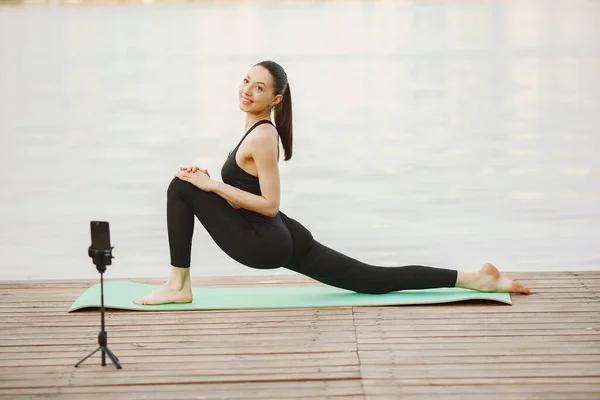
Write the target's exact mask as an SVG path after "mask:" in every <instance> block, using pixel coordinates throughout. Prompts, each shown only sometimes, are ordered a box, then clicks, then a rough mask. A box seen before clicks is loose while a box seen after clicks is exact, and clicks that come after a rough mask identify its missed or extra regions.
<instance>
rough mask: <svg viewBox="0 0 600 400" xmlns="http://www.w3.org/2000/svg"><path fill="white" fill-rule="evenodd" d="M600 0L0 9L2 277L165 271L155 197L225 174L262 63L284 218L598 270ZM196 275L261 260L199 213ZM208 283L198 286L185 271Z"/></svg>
mask: <svg viewBox="0 0 600 400" xmlns="http://www.w3.org/2000/svg"><path fill="white" fill-rule="evenodd" d="M599 17H600V1H595V0H586V1H584V0H575V1H574V0H563V1H544V0H539V1H529V0H525V1H521V0H520V1H491V0H490V1H445V0H440V1H400V2H393V1H373V2H372V1H347V2H339V1H336V2H327V1H325V2H320V1H318V2H311V1H302V2H294V3H292V2H256V3H246V2H197V3H185V4H169V5H167V4H161V5H159V4H152V5H148V4H145V5H143V4H140V5H128V6H118V5H105V6H87V7H81V6H56V7H52V6H49V7H38V6H17V7H0V133H1V135H0V160H1V161H0V162H1V163H2V168H1V170H0V204H1V209H0V221H1V224H2V227H1V230H0V279H4V280H6V279H51V278H97V277H98V273H97V272H96V269H95V267H94V265H93V264H92V262H91V259H90V258H89V257H88V256H87V248H88V246H89V244H90V233H89V221H90V220H92V219H100V220H107V221H109V222H110V224H111V236H112V242H113V245H114V246H115V249H114V255H115V257H116V258H115V260H114V261H113V265H112V266H111V267H109V270H108V273H107V278H119V277H155V276H158V277H159V276H166V274H167V272H168V268H169V267H168V266H169V253H168V244H167V234H166V218H165V203H166V196H165V195H166V187H167V185H168V183H169V181H170V180H171V178H172V176H173V173H174V172H175V171H176V170H177V169H178V168H179V166H181V165H189V164H196V165H200V166H202V167H205V168H208V170H209V171H210V172H211V175H212V176H213V177H219V178H220V169H221V165H222V164H223V162H224V161H225V158H226V157H227V153H228V152H229V150H231V149H232V148H233V147H234V146H235V145H236V144H237V142H238V141H239V139H240V138H241V136H242V134H243V129H244V115H243V113H242V112H241V111H239V109H238V107H237V104H238V103H237V87H238V84H239V82H240V80H241V79H242V77H243V75H244V74H245V73H246V72H247V70H248V69H249V68H250V67H251V66H252V65H253V64H254V63H256V62H258V61H261V60H264V59H273V60H276V61H278V62H279V63H281V64H282V65H283V66H284V68H286V70H287V72H288V76H289V79H290V86H291V89H292V97H293V101H294V103H293V104H294V112H295V115H294V118H295V120H294V123H295V130H294V134H295V142H294V157H293V159H292V160H291V161H289V162H281V163H280V170H281V178H282V200H281V209H282V210H283V211H284V212H286V214H288V215H289V216H290V217H292V218H296V219H297V220H299V221H300V222H302V223H303V224H304V225H305V226H306V227H307V228H308V229H309V230H311V231H312V233H313V235H314V236H315V238H316V239H317V240H319V241H321V242H322V243H324V244H326V245H328V246H330V247H333V248H335V249H337V250H339V251H342V252H345V253H347V254H348V255H350V256H353V257H355V258H358V259H361V260H363V261H366V262H369V263H372V264H377V265H385V266H392V265H402V264H425V265H435V266H440V267H447V268H459V269H465V270H475V269H477V268H478V267H479V266H480V265H481V264H482V263H483V262H492V263H494V264H496V265H497V266H498V267H499V268H500V269H501V270H503V271H544V270H599V269H600V240H599V228H598V227H599V226H600V207H599V205H600V137H599V136H600V132H599V126H600V79H599V73H598V71H600V24H599V23H598V21H599ZM192 263H193V265H192V268H193V272H192V274H193V275H195V276H199V275H244V274H265V273H268V274H273V273H277V274H288V273H290V272H289V271H284V270H278V271H267V272H264V271H255V270H252V269H250V268H247V267H245V266H242V265H240V264H237V263H236V262H235V261H233V260H231V259H229V258H228V257H227V256H226V255H225V254H224V253H222V252H221V250H220V249H219V248H218V247H217V246H216V245H215V244H214V242H212V240H211V239H210V237H209V236H208V234H207V233H206V232H205V231H204V228H203V227H202V226H201V225H200V224H199V223H198V224H197V225H196V233H195V238H194V248H193V255H192ZM197 279H201V278H197Z"/></svg>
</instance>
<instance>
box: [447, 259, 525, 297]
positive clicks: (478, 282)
mask: <svg viewBox="0 0 600 400" xmlns="http://www.w3.org/2000/svg"><path fill="white" fill-rule="evenodd" d="M457 286H458V285H457ZM461 287H465V288H468V289H474V290H479V291H480V292H509V293H523V294H530V293H531V291H530V290H529V289H527V288H526V287H525V286H523V285H521V284H520V283H519V281H517V280H512V279H508V278H504V277H502V276H500V272H499V271H498V269H497V268H496V267H494V265H492V264H489V263H486V264H483V266H482V267H481V268H480V269H479V271H477V273H476V274H475V276H474V278H473V279H469V280H468V281H467V282H463V283H462V284H461Z"/></svg>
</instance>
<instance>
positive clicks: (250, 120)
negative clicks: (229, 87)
mask: <svg viewBox="0 0 600 400" xmlns="http://www.w3.org/2000/svg"><path fill="white" fill-rule="evenodd" d="M265 119H266V120H268V121H271V115H270V113H261V114H246V129H245V130H246V131H247V130H248V129H250V127H251V126H252V125H254V124H255V123H257V122H258V121H262V120H265Z"/></svg>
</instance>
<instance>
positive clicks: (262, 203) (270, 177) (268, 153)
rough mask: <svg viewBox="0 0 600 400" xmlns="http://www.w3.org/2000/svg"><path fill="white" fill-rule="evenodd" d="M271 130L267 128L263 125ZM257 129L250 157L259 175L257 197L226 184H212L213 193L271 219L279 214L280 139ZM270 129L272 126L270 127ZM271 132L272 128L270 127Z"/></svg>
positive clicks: (251, 140) (251, 144)
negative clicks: (278, 158)
mask: <svg viewBox="0 0 600 400" xmlns="http://www.w3.org/2000/svg"><path fill="white" fill-rule="evenodd" d="M264 126H265V127H268V125H264ZM259 128H261V127H258V128H257V129H256V131H257V132H256V133H257V134H256V135H253V137H252V138H250V137H249V138H248V139H249V140H248V141H249V143H248V144H249V145H250V146H249V147H250V154H251V156H252V159H253V160H254V164H255V165H256V170H257V172H258V177H259V183H260V191H261V193H262V196H257V195H255V194H252V193H250V192H246V191H245V190H241V189H238V188H236V187H233V186H231V185H228V184H226V183H223V182H218V181H213V183H212V185H211V186H210V191H211V192H215V193H216V194H218V195H219V196H221V197H223V198H224V199H225V200H227V201H228V202H230V203H233V204H234V205H236V206H238V207H241V208H244V209H246V210H250V211H254V212H257V213H259V214H263V215H266V216H269V217H273V216H275V215H276V214H277V212H278V211H279V200H280V192H279V168H278V166H277V146H278V142H277V136H275V135H273V132H270V131H269V130H267V129H261V130H259ZM269 128H270V127H269ZM270 129H272V128H270Z"/></svg>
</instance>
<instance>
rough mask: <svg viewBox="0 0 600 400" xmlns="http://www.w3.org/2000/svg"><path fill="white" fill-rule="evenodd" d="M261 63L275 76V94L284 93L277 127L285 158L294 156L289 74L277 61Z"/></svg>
mask: <svg viewBox="0 0 600 400" xmlns="http://www.w3.org/2000/svg"><path fill="white" fill-rule="evenodd" d="M256 65H260V66H261V67H264V68H266V69H267V71H269V73H270V74H271V76H272V77H273V82H274V86H275V89H274V91H275V94H276V95H278V94H281V95H283V99H282V100H281V102H279V104H277V105H276V106H275V128H277V132H278V133H279V137H280V138H281V145H282V146H283V151H284V153H285V157H284V160H286V161H287V160H289V159H290V158H292V137H293V135H292V93H291V92H290V84H289V83H288V79H287V74H286V73H285V71H284V69H283V67H282V66H281V65H279V64H277V63H276V62H275V61H269V60H267V61H261V62H259V63H258V64H256Z"/></svg>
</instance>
